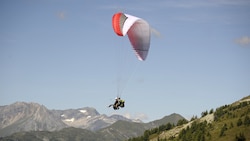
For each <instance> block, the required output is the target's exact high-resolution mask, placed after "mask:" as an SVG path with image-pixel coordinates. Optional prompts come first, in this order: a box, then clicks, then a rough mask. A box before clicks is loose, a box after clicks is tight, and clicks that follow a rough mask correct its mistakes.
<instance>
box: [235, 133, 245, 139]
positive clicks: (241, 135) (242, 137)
mask: <svg viewBox="0 0 250 141" xmlns="http://www.w3.org/2000/svg"><path fill="white" fill-rule="evenodd" d="M235 141H246V138H245V135H244V134H243V133H241V132H240V134H239V136H238V135H237V134H236V136H235Z"/></svg>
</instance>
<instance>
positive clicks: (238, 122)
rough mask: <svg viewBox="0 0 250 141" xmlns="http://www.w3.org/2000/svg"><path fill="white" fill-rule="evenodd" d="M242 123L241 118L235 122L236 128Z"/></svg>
mask: <svg viewBox="0 0 250 141" xmlns="http://www.w3.org/2000/svg"><path fill="white" fill-rule="evenodd" d="M242 123H243V122H242V120H241V118H239V119H238V121H237V126H241V125H242Z"/></svg>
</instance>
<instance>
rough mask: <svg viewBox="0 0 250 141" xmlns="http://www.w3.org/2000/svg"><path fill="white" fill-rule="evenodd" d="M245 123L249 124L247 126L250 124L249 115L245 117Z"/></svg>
mask: <svg viewBox="0 0 250 141" xmlns="http://www.w3.org/2000/svg"><path fill="white" fill-rule="evenodd" d="M244 125H247V126H248V125H250V118H249V116H248V115H246V116H245V118H244Z"/></svg>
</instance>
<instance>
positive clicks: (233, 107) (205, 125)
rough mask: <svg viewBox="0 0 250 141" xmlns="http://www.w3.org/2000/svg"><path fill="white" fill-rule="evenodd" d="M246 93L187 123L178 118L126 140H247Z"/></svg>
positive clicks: (249, 118)
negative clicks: (235, 100) (230, 102)
mask: <svg viewBox="0 0 250 141" xmlns="http://www.w3.org/2000/svg"><path fill="white" fill-rule="evenodd" d="M249 140H250V96H248V97H245V98H243V99H241V100H239V101H237V102H235V103H232V104H230V105H224V106H221V107H219V108H217V109H216V110H215V111H214V110H213V109H211V110H210V111H209V112H208V111H207V110H206V111H205V112H202V113H201V118H197V116H195V117H193V118H192V119H191V120H190V121H189V122H188V121H185V120H180V121H179V122H178V124H177V125H173V124H169V123H167V124H165V125H162V126H159V127H158V128H154V129H151V130H146V131H145V132H144V135H143V136H141V137H137V138H131V139H129V140H128V141H249Z"/></svg>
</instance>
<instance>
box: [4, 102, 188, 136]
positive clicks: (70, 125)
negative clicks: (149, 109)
mask: <svg viewBox="0 0 250 141" xmlns="http://www.w3.org/2000/svg"><path fill="white" fill-rule="evenodd" d="M180 119H184V118H183V117H182V116H181V115H179V114H175V113H174V114H171V115H169V116H165V117H163V118H162V119H159V120H155V121H152V122H148V123H143V122H142V121H140V120H134V119H128V118H126V117H124V116H121V115H111V116H107V115H105V114H100V113H98V111H97V110H96V109H95V108H92V107H84V108H79V109H67V110H49V109H47V108H46V107H45V106H43V105H40V104H38V103H26V102H16V103H13V104H10V105H5V106H0V137H2V138H3V137H7V136H10V135H13V136H15V135H17V136H18V135H19V134H28V135H29V134H31V135H32V136H33V135H37V136H36V137H37V140H39V139H41V138H42V139H43V138H48V137H47V136H41V134H39V133H47V135H48V136H49V135H50V134H52V133H55V134H60V135H61V134H62V133H64V135H67V133H68V132H74V133H79V134H78V135H82V136H83V137H85V140H87V138H90V140H110V139H111V140H124V139H128V138H131V137H136V136H140V135H142V134H143V132H144V130H147V129H150V128H154V127H157V126H159V125H161V124H165V123H168V122H170V123H172V124H176V123H177V122H178V121H179V120H180ZM71 135H72V134H70V135H68V136H65V137H64V138H68V137H70V136H71ZM76 136H77V135H75V136H74V137H76ZM33 138H34V139H36V138H35V137H33ZM0 140H1V139H0ZM19 140H20V139H19ZM69 140H70V139H69Z"/></svg>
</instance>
